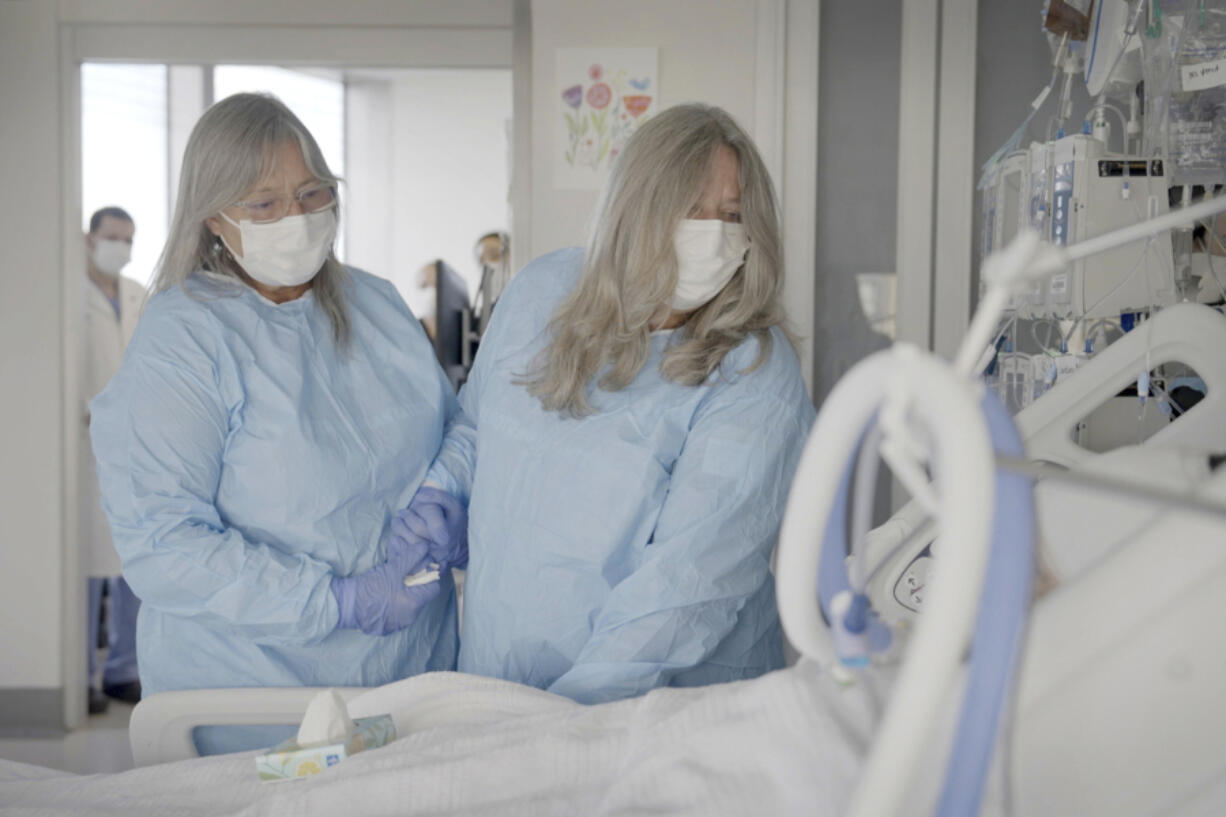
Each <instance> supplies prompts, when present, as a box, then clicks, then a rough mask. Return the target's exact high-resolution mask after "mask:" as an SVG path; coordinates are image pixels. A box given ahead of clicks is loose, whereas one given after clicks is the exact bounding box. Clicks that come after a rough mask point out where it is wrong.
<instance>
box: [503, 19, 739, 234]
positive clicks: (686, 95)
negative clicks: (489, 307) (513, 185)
mask: <svg viewBox="0 0 1226 817" xmlns="http://www.w3.org/2000/svg"><path fill="white" fill-rule="evenodd" d="M755 21H756V12H755V4H754V3H750V2H745V0H669V2H666V3H662V2H658V0H619V1H618V2H616V3H608V2H598V1H597V0H533V3H532V123H533V124H532V140H533V144H532V236H531V248H530V251H531V256H527V257H535V256H537V255H541V254H542V253H546V252H549V251H551V250H555V249H558V248H559V247H566V246H570V245H574V244H582V243H583V239H584V229H585V227H586V224H587V218H588V215H589V214H590V212H591V209H592V206H593V204H594V203H595V201H596V196H597V191H588V190H558V189H555V188H554V185H553V164H554V163H553V153H552V151H554V150H555V149H556V147H557V146H556V145H554V117H556V116H558V112H557V106H556V104H555V97H556V96H557V89H556V88H555V82H554V77H553V73H554V49H556V48H565V47H581V46H617V47H650V46H655V47H657V48H658V49H659V71H660V99H659V103H660V106H661V107H662V108H664V107H668V106H670V105H675V104H677V103H679V102H706V103H709V104H713V105H718V106H720V107H722V108H724V109H725V110H727V111H728V112H729V113H730V114H732V115H733V116H734V117H735V118H736V120H737V121H738V122H740V124H741V125H742V126H743V127H745V128H746V129H747V130H748V131H749V132H750V133H751V135H755V136H756V134H753V126H754V113H755V110H754V99H755V93H754V92H755V51H754V43H755ZM521 257H524V256H521Z"/></svg>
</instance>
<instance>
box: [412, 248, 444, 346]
mask: <svg viewBox="0 0 1226 817" xmlns="http://www.w3.org/2000/svg"><path fill="white" fill-rule="evenodd" d="M416 281H417V289H418V293H417V295H418V299H419V304H420V305H419V307H418V309H416V310H415V311H414V314H415V315H417V319H418V320H419V321H421V327H422V329H424V330H426V337H428V338H430V340H431V341H433V340H434V336H435V334H436V333H437V332H438V326H437V324H436V321H435V312H437V311H438V269H437V268H436V266H435V262H434V261H431V262H430V263H429V264H423V265H422V267H421V269H419V270H418V271H417V278H416Z"/></svg>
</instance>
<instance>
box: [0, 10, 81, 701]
mask: <svg viewBox="0 0 1226 817" xmlns="http://www.w3.org/2000/svg"><path fill="white" fill-rule="evenodd" d="M58 52H59V47H58V41H57V33H56V18H55V7H54V6H53V5H52V4H50V3H45V2H0V110H3V111H5V113H4V114H3V115H2V116H0V178H3V179H4V183H5V187H6V189H7V191H8V192H7V193H6V194H5V195H4V196H0V246H3V247H4V256H5V258H4V265H3V268H2V269H0V384H3V385H2V386H0V395H2V396H0V599H3V600H4V601H3V610H4V612H3V614H2V619H0V620H2V621H3V626H0V656H3V657H2V658H0V687H12V688H40V687H41V688H54V687H58V686H60V682H61V675H62V667H61V660H60V632H61V624H62V620H61V608H62V606H63V605H62V604H61V588H60V582H61V576H62V573H63V570H62V568H63V553H62V548H63V530H64V529H63V522H62V507H61V497H62V495H63V483H62V480H63V478H64V468H63V444H62V437H63V434H62V429H61V422H62V417H63V414H62V401H61V387H62V383H61V371H62V367H61V354H62V352H63V332H62V329H61V325H60V312H61V298H62V295H63V289H62V286H61V269H62V255H63V250H62V249H61V246H62V245H61V235H62V233H61V226H62V225H61V207H60V183H61V172H60V170H61V168H60V153H59V138H58V136H59V128H60V89H59V79H58V77H59V65H58V63H57V54H58ZM69 226H70V227H71V232H72V233H78V232H79V230H78V225H77V224H75V223H74V224H72V225H69Z"/></svg>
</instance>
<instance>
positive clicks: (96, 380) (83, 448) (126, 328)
mask: <svg viewBox="0 0 1226 817" xmlns="http://www.w3.org/2000/svg"><path fill="white" fill-rule="evenodd" d="M84 289H85V292H84V297H83V299H82V300H83V302H84V305H83V312H84V314H83V315H82V319H83V320H82V326H81V333H80V340H81V346H80V354H79V356H78V358H77V360H78V364H79V365H78V369H79V377H80V379H79V381H78V382H79V383H80V397H81V419H82V422H81V424H80V429H81V440H80V442H79V444H78V447H77V448H78V452H79V453H78V457H77V459H78V465H79V467H78V472H77V473H78V475H79V476H78V483H77V484H78V486H79V488H78V490H79V491H80V497H81V510H80V513H79V514H78V517H77V522H78V531H79V539H78V541H79V542H80V543H81V552H82V564H83V566H84V569H85V571H86V575H88V576H91V577H94V578H100V577H105V576H118V575H119V574H120V564H119V554H117V553H116V552H115V546H114V545H113V544H111V529H110V527H109V526H108V524H107V521H106V514H104V513H103V512H102V504H101V500H100V498H99V495H98V473H97V470H96V468H95V466H94V451H93V448H92V447H91V446H90V440H89V422H88V421H89V401H90V400H93V399H94V397H95V396H96V395H97V394H98V392H100V391H102V390H103V388H105V387H106V384H107V383H108V382H110V379H111V378H112V377H114V376H115V373H116V372H118V371H119V364H120V362H122V360H123V351H124V349H125V348H126V347H127V345H128V341H129V340H131V339H132V333H133V332H134V331H136V322H137V320H139V319H140V312H141V308H142V307H143V306H144V303H145V288H144V287H143V286H141V285H140V284H138V283H137V282H136V281H133V280H131V279H130V278H124V277H123V276H122V275H121V276H120V277H119V315H120V317H119V320H116V318H115V310H114V309H113V308H112V307H111V304H110V302H109V301H108V300H107V299H106V296H105V295H103V294H102V291H101V290H100V289H98V287H97V286H96V285H95V284H94V283H93V282H92V281H90V280H88V279H87V280H86V281H85V282H84Z"/></svg>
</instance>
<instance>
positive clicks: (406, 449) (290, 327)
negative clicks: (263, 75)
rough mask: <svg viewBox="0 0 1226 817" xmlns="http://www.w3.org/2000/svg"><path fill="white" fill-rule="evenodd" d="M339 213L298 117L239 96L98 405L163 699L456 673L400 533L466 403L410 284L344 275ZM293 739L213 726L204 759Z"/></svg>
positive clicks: (105, 462) (152, 679)
mask: <svg viewBox="0 0 1226 817" xmlns="http://www.w3.org/2000/svg"><path fill="white" fill-rule="evenodd" d="M338 210H339V206H338V200H337V178H336V177H335V176H334V175H333V174H332V172H331V171H330V170H329V169H328V166H327V163H326V162H325V161H324V158H323V155H322V154H321V153H320V150H319V146H318V145H317V144H316V142H315V139H314V138H312V136H311V134H310V133H309V132H308V131H307V129H306V128H305V127H303V125H302V123H301V122H300V121H299V120H298V118H297V117H296V116H294V114H293V113H291V112H290V110H289V109H288V108H286V107H285V105H283V104H282V103H281V102H279V101H278V100H277V99H275V98H273V97H271V96H266V95H260V94H237V95H235V96H231V97H229V98H227V99H225V100H222V101H221V102H218V103H217V104H216V105H213V106H212V107H211V108H209V109H208V110H207V111H206V112H205V113H204V115H203V116H202V117H201V118H200V121H199V122H198V123H197V124H196V127H195V129H194V130H193V131H192V134H191V137H190V139H189V141H188V144H187V148H186V151H185V153H184V157H183V171H182V175H181V182H180V186H179V194H178V200H177V203H176V206H175V214H174V219H173V223H172V225H171V229H170V235H169V238H168V240H167V242H166V247H165V249H164V250H163V253H162V258H161V260H160V262H159V268H158V274H157V279H156V281H155V284H154V292H155V293H156V294H155V295H154V296H153V297H152V298H151V299H150V301H149V303H148V305H147V306H146V308H145V312H144V315H143V316H142V318H141V321H140V324H139V326H138V328H137V330H136V333H135V336H134V337H133V339H132V342H131V345H130V346H129V347H128V350H127V354H126V356H125V358H124V361H123V365H122V367H121V369H120V371H119V373H118V375H117V376H116V377H115V379H114V380H113V381H112V382H111V383H110V385H109V386H108V387H107V389H106V390H105V391H104V392H103V393H102V394H101V395H100V396H99V397H98V398H97V399H96V400H95V401H94V402H93V404H92V405H91V411H92V417H93V421H92V425H91V434H92V438H93V447H94V451H95V454H96V456H97V460H98V473H99V477H100V483H101V488H102V499H103V506H104V508H105V510H106V512H107V515H108V517H109V520H110V525H111V530H112V533H113V538H114V541H115V546H116V549H117V550H118V551H119V556H120V558H121V560H122V562H123V573H124V577H125V578H126V579H127V581H128V583H129V584H130V585H131V586H132V589H133V591H134V592H135V593H136V595H137V596H139V597H140V599H141V601H142V602H143V603H142V605H141V613H140V618H139V621H138V635H137V642H138V647H137V649H138V656H139V663H140V672H141V683H142V686H143V689H144V692H145V694H146V695H148V694H151V693H157V692H163V691H166V690H176V689H191V688H212V687H242V686H279V687H284V686H298V685H307V686H373V685H378V684H385V683H388V682H391V681H394V680H397V679H399V678H403V677H405V676H408V675H413V674H416V673H420V672H425V671H427V670H446V669H451V668H453V667H454V666H455V662H456V653H457V632H456V604H455V588H454V584H453V582H452V579H451V577H450V573H449V571H446V570H443V571H439V572H441V573H442V576H441V578H438V577H437V573H431V572H428V571H427V568H428V567H429V565H430V562H431V561H438V560H439V559H438V558H436V557H432V556H431V555H430V554H429V553H428V552H427V547H426V546H425V545H424V544H422V543H420V542H408V541H405V540H403V539H399V540H397V542H396V543H390V542H389V536H388V533H389V521H390V518H391V516H392V514H393V513H394V512H395V511H397V510H399V509H402V508H404V507H405V506H406V505H407V504H409V503H410V499H414V497H415V494H416V493H417V489H418V487H419V485H420V483H421V481H422V478H423V476H424V474H425V472H426V469H427V468H428V467H429V466H430V463H431V461H432V460H433V459H434V457H435V454H436V453H437V451H438V449H439V445H440V441H441V439H442V436H443V434H444V432H445V430H446V428H447V426H448V423H449V422H450V421H451V419H452V417H453V416H454V415H455V413H456V411H457V404H456V400H455V397H454V394H453V393H452V391H451V387H450V385H449V383H448V381H447V378H446V377H445V376H444V375H443V372H442V370H441V369H440V368H439V366H438V364H437V362H436V361H435V358H434V355H433V352H432V350H431V346H430V344H429V341H428V340H427V339H426V337H425V334H424V333H423V332H422V329H421V326H420V324H419V323H418V322H417V320H415V319H414V317H413V315H412V313H410V312H409V310H408V308H407V307H406V306H405V305H404V302H403V301H402V300H401V298H400V296H399V295H398V294H397V293H396V290H395V289H394V288H393V287H392V285H391V284H390V283H389V282H387V281H384V280H381V279H379V278H375V277H373V276H371V275H368V274H366V273H363V272H360V271H357V270H353V269H347V268H346V267H344V266H343V265H341V263H340V262H339V261H337V259H336V256H335V255H334V254H333V242H334V239H335V237H336V231H337V220H338ZM414 503H415V504H418V505H420V503H421V497H420V496H418V497H417V498H415V499H414ZM410 507H413V505H410ZM434 510H435V511H436V513H435V514H434V517H438V516H439V515H440V514H439V513H437V511H438V509H437V508H436V509H434ZM428 515H429V514H428ZM432 518H433V517H432ZM417 574H421V575H417ZM408 576H415V578H417V579H418V581H415V582H414V581H410V582H407V583H406V577H408ZM432 577H433V579H434V580H432V581H431V580H429V579H430V578H432ZM422 579H425V580H424V581H422ZM409 585H412V586H409ZM289 732H292V728H290V729H288V730H286V729H272V730H270V729H268V728H267V727H229V728H223V727H208V728H200V729H197V733H196V743H197V747H198V749H199V750H200V751H201V753H203V754H213V753H217V752H223V751H237V750H240V749H249V748H257V747H261V746H269V745H272V744H273V743H276V742H277V741H278V740H280V739H281V738H282V737H284V736H285V734H287V733H289Z"/></svg>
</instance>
